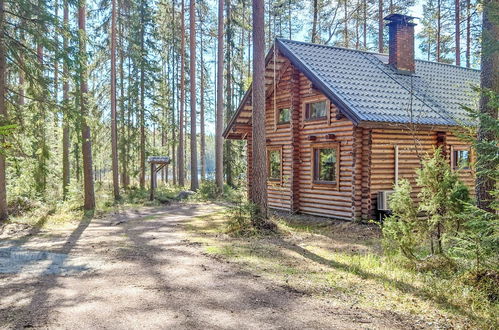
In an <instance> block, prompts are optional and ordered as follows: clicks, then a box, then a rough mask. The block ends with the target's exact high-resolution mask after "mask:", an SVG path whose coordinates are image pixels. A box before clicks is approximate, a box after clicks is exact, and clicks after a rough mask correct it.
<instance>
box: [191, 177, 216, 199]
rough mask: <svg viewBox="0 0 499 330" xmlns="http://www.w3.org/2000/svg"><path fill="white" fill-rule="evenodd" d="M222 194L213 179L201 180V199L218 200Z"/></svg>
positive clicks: (199, 196) (199, 195)
mask: <svg viewBox="0 0 499 330" xmlns="http://www.w3.org/2000/svg"><path fill="white" fill-rule="evenodd" d="M220 195H221V194H220V192H219V191H218V187H217V185H216V183H215V181H213V180H206V181H203V182H201V185H200V187H199V190H198V191H197V197H198V198H199V199H201V200H216V199H218V198H220Z"/></svg>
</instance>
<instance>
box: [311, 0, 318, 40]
mask: <svg viewBox="0 0 499 330" xmlns="http://www.w3.org/2000/svg"><path fill="white" fill-rule="evenodd" d="M318 6H319V4H318V0H314V7H313V11H314V12H313V15H314V18H313V20H312V42H313V43H316V42H317V41H318V40H317V39H318V33H317V17H318V16H319V13H318V12H319V8H318Z"/></svg>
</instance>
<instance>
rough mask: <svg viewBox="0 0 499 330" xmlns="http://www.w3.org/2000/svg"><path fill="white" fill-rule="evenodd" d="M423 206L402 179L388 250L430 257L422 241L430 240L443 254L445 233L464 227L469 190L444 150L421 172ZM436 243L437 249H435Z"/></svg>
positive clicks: (387, 228)
mask: <svg viewBox="0 0 499 330" xmlns="http://www.w3.org/2000/svg"><path fill="white" fill-rule="evenodd" d="M416 181H417V183H418V185H419V186H421V192H420V193H419V194H418V197H419V199H420V203H419V205H417V206H416V205H415V204H414V202H413V200H412V198H411V193H412V189H411V185H410V183H409V181H407V180H400V183H399V184H398V185H397V186H396V187H395V192H394V194H392V196H391V198H390V205H391V208H392V211H393V214H392V215H391V216H390V217H388V218H387V219H386V221H385V223H384V225H383V237H384V243H385V248H386V250H387V251H390V250H391V251H393V250H394V249H395V248H396V249H398V250H400V251H401V252H402V254H403V255H404V256H406V257H407V258H410V259H417V256H422V257H424V256H427V254H428V252H427V249H425V248H424V245H422V242H427V241H428V239H429V241H430V252H431V254H433V253H434V252H437V253H443V252H444V250H443V238H444V234H448V235H454V234H455V233H456V231H457V230H459V228H460V226H461V222H462V221H463V219H462V218H461V217H460V215H461V214H462V212H463V210H464V204H465V203H467V202H469V191H468V188H467V187H466V186H465V185H464V184H463V183H462V182H461V181H460V180H459V178H458V177H457V174H456V173H454V172H452V171H451V169H450V166H449V164H448V163H447V160H446V159H445V157H444V156H443V155H442V153H441V151H440V149H437V150H435V152H434V154H433V157H429V158H427V159H425V160H424V161H423V164H422V168H421V169H419V170H418V171H417V179H416ZM434 240H436V245H437V250H436V251H435V250H434Z"/></svg>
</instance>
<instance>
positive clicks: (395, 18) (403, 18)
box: [384, 14, 417, 26]
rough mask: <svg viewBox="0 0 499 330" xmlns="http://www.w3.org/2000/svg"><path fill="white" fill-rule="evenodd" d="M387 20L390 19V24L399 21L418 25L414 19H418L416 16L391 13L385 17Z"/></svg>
mask: <svg viewBox="0 0 499 330" xmlns="http://www.w3.org/2000/svg"><path fill="white" fill-rule="evenodd" d="M384 19H385V20H386V21H390V23H388V24H392V23H398V24H407V25H413V26H414V25H417V24H416V23H414V22H413V19H417V17H414V16H408V15H402V14H390V15H388V16H386V17H385V18H384Z"/></svg>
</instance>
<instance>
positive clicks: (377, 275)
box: [188, 212, 499, 329]
mask: <svg viewBox="0 0 499 330" xmlns="http://www.w3.org/2000/svg"><path fill="white" fill-rule="evenodd" d="M229 216H230V215H229V214H227V213H223V212H218V213H215V214H210V215H207V216H201V217H197V218H195V219H193V220H192V222H191V223H190V224H189V225H188V230H189V232H190V235H191V240H193V241H197V242H200V243H202V244H203V245H204V249H205V252H206V253H208V254H210V255H213V256H215V257H217V258H223V259H225V260H228V261H231V262H234V263H237V264H238V265H240V266H241V267H242V268H244V269H246V270H248V271H251V272H253V273H256V274H258V275H260V276H263V277H265V278H267V279H269V280H272V281H274V282H276V284H278V285H282V286H287V287H290V288H292V289H293V290H296V291H299V292H304V293H307V294H309V295H312V296H318V297H323V298H327V299H336V300H338V301H339V303H343V304H345V303H348V304H353V305H356V306H359V307H362V308H365V309H372V310H381V311H385V312H397V313H400V314H401V315H405V316H407V317H415V318H419V319H423V320H424V321H426V322H432V324H433V325H437V326H442V327H455V328H469V327H473V328H484V329H486V328H497V327H498V326H499V324H498V321H497V317H496V316H497V315H498V314H499V308H498V305H497V303H493V302H491V301H490V300H489V299H488V297H487V295H486V294H485V293H484V292H482V291H480V290H478V289H477V288H476V287H474V286H472V285H469V284H467V283H466V281H464V280H463V279H462V278H461V277H459V276H455V274H452V275H451V274H450V273H449V270H447V271H446V270H443V271H437V270H435V269H428V270H425V271H422V270H420V269H416V268H415V267H414V266H413V265H411V264H408V263H407V262H406V261H405V260H403V259H400V258H398V257H393V256H384V255H382V253H381V243H380V235H379V230H378V229H377V228H376V227H374V226H370V225H364V224H356V223H349V222H342V221H332V220H325V219H321V218H316V217H301V216H291V217H278V218H276V219H275V220H276V222H277V223H278V227H279V234H278V235H273V236H258V235H256V236H255V235H250V236H239V237H234V236H230V235H228V234H227V227H226V223H227V221H228V220H229Z"/></svg>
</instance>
